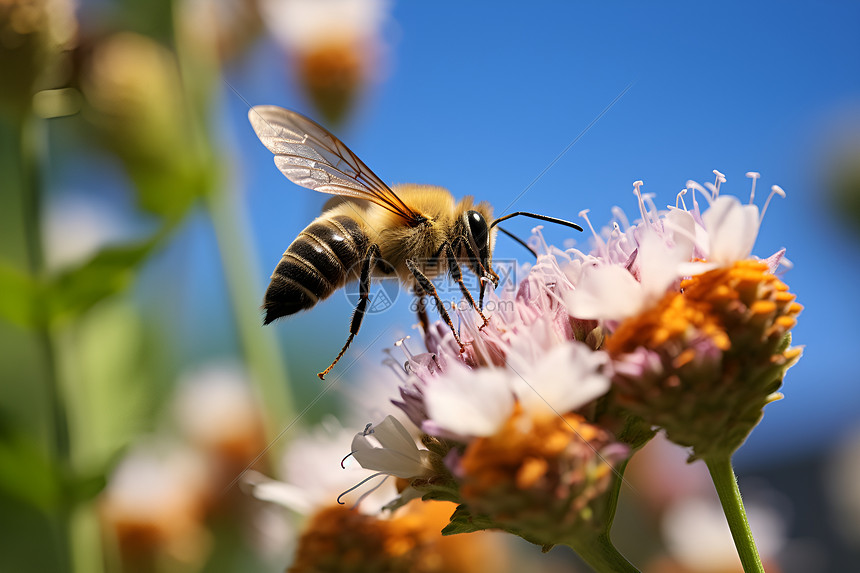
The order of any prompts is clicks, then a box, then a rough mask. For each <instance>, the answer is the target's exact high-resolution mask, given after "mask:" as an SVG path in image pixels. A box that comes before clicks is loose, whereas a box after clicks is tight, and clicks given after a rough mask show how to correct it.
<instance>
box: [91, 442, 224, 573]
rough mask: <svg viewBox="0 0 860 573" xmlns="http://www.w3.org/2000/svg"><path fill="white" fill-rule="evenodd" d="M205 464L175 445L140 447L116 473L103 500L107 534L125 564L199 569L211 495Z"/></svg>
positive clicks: (204, 549)
mask: <svg viewBox="0 0 860 573" xmlns="http://www.w3.org/2000/svg"><path fill="white" fill-rule="evenodd" d="M207 474H208V468H207V465H206V462H205V460H204V459H203V458H202V457H201V456H199V455H198V454H197V453H196V452H194V451H193V450H188V449H186V448H183V447H181V446H179V445H177V444H175V443H165V442H152V443H142V444H139V445H137V446H135V448H134V449H132V450H131V451H130V452H129V453H128V454H127V455H126V456H125V458H124V459H123V460H122V461H121V462H120V463H119V465H117V467H116V468H114V470H113V472H112V474H111V476H110V477H109V478H108V482H107V486H106V488H105V490H104V491H103V492H102V494H101V497H100V500H99V517H100V520H101V522H102V526H103V529H104V531H105V532H106V534H107V536H108V538H109V539H112V540H113V541H114V542H115V543H116V546H117V548H118V555H119V558H120V559H121V560H122V562H123V563H124V564H129V566H131V565H137V566H140V565H141V564H146V563H150V564H154V563H158V562H162V563H164V559H165V558H166V559H168V560H172V561H176V562H180V563H186V564H189V563H190V564H196V565H200V564H201V563H202V562H203V559H204V558H205V557H206V555H207V553H208V551H209V548H210V539H209V534H208V532H207V531H206V527H205V525H204V519H205V514H206V511H207V508H208V506H209V502H210V497H211V494H212V491H211V489H210V485H211V484H210V481H209V478H208V475H207Z"/></svg>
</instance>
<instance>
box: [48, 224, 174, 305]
mask: <svg viewBox="0 0 860 573" xmlns="http://www.w3.org/2000/svg"><path fill="white" fill-rule="evenodd" d="M160 238H161V233H158V234H156V235H155V236H154V237H152V238H149V239H147V240H145V241H143V242H141V243H137V244H132V245H122V246H111V247H106V248H104V249H102V250H101V251H100V252H98V253H97V254H96V255H95V256H94V257H93V258H91V259H90V260H89V261H87V262H85V263H84V264H82V265H81V266H79V267H77V268H74V269H71V270H68V271H65V272H63V273H61V274H60V275H59V276H57V277H56V278H54V279H53V280H51V281H50V282H49V284H48V285H47V286H46V288H45V289H44V297H45V303H46V304H47V305H48V307H49V308H50V315H49V316H50V317H51V318H52V319H55V320H56V319H66V318H74V317H76V316H79V315H81V314H83V313H84V312H86V311H87V310H89V309H90V308H92V307H93V306H94V305H95V304H96V303H98V302H100V301H101V300H103V299H105V298H107V297H109V296H111V295H114V294H117V293H119V292H121V291H123V290H125V289H126V288H127V287H128V286H129V284H130V283H131V282H132V280H133V279H134V277H135V273H136V271H137V269H138V267H140V265H141V264H142V262H143V260H144V259H145V258H146V256H147V255H149V253H150V252H151V251H152V249H153V248H154V247H155V246H156V245H157V244H158V242H159V239H160Z"/></svg>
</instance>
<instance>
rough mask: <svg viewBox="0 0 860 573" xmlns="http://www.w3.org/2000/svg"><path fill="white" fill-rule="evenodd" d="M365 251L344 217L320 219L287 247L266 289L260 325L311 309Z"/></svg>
mask: <svg viewBox="0 0 860 573" xmlns="http://www.w3.org/2000/svg"><path fill="white" fill-rule="evenodd" d="M367 248H368V239H367V236H366V235H365V234H364V232H363V231H362V229H361V227H360V226H359V225H358V223H356V222H355V221H353V220H352V219H350V218H349V217H347V216H345V215H338V216H335V217H332V218H330V219H324V218H320V219H317V220H316V221H314V222H313V223H311V224H310V225H308V226H307V227H306V228H305V230H304V231H302V232H301V233H300V234H299V236H298V237H297V238H296V240H295V241H293V243H292V244H291V245H290V246H289V248H287V252H285V253H284V256H283V257H282V258H281V262H280V263H278V266H277V267H276V268H275V272H274V273H272V282H270V283H269V288H268V289H267V290H266V297H265V299H264V301H263V308H264V309H265V311H266V316H265V318H264V319H263V324H269V323H270V322H272V321H273V320H275V319H276V318H280V317H282V316H287V315H290V314H294V313H296V312H298V311H300V310H304V309H307V308H311V307H312V306H313V305H315V304H316V303H317V301H319V300H321V299H324V298H327V297H328V296H329V295H331V293H333V292H334V291H335V290H336V289H338V288H339V287H341V286H343V284H344V283H345V282H346V280H347V278H348V275H349V273H355V272H356V269H357V268H358V264H359V263H360V262H361V261H362V259H363V258H364V255H365V253H366V252H367Z"/></svg>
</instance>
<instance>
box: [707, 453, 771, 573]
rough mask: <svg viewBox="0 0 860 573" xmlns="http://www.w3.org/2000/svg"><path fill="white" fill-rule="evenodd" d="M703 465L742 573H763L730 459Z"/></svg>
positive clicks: (714, 460) (710, 460) (716, 460)
mask: <svg viewBox="0 0 860 573" xmlns="http://www.w3.org/2000/svg"><path fill="white" fill-rule="evenodd" d="M705 463H706V464H707V466H708V470H709V471H710V472H711V479H712V480H713V482H714V487H715V488H716V489H717V495H719V496H720V503H721V504H722V505H723V512H724V513H725V514H726V520H727V521H728V522H729V529H730V530H731V532H732V538H733V539H734V540H735V547H737V549H738V555H739V556H740V558H741V563H742V564H743V567H744V572H745V573H752V572H758V573H764V568H763V567H762V564H761V558H760V557H759V554H758V549H757V548H756V545H755V539H754V538H753V534H752V531H751V530H750V524H749V521H747V513H746V510H744V504H743V500H742V499H741V491H740V489H738V481H737V479H736V478H735V472H734V470H733V469H732V460H731V458H730V457H726V458H718V459H706V460H705Z"/></svg>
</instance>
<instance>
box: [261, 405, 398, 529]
mask: <svg viewBox="0 0 860 573" xmlns="http://www.w3.org/2000/svg"><path fill="white" fill-rule="evenodd" d="M352 436H353V432H351V431H349V430H346V429H344V428H343V427H342V426H341V425H340V423H339V422H338V421H337V420H336V419H334V418H327V419H326V420H325V421H324V422H323V424H322V425H320V426H319V427H317V428H314V429H313V430H311V431H308V432H305V433H302V434H300V435H298V436H296V437H295V438H294V439H293V441H292V442H291V443H290V447H289V448H288V450H287V451H286V452H285V454H284V458H283V462H282V464H281V468H282V469H281V472H280V477H281V478H282V480H274V479H270V478H268V477H266V476H264V475H262V474H259V473H256V472H248V474H247V476H246V479H245V482H246V483H247V484H248V485H250V486H251V487H252V491H253V494H254V497H256V498H258V499H262V500H264V501H269V502H272V503H277V504H279V505H283V506H284V507H287V508H289V509H291V510H292V511H295V512H297V513H300V514H303V515H311V514H313V513H314V512H316V511H319V510H320V509H322V508H324V507H327V506H331V505H334V504H335V503H336V501H338V499H340V501H341V502H342V503H344V504H346V505H349V506H352V505H355V503H356V502H357V501H359V499H360V502H361V503H360V504H359V505H358V506H357V507H356V509H357V510H358V511H360V512H361V513H366V514H375V513H378V512H379V510H380V509H381V508H382V507H383V506H384V505H385V504H386V503H388V502H389V501H390V500H391V498H392V497H394V496H396V495H397V492H396V491H395V488H394V484H393V483H391V484H380V485H379V487H378V488H377V489H376V490H375V491H374V492H372V493H371V494H370V495H367V496H363V497H361V498H359V496H360V495H361V492H357V493H355V494H352V495H344V496H341V494H343V493H344V492H346V491H348V490H351V489H352V488H353V487H354V486H355V485H356V484H358V483H360V482H362V481H363V480H365V479H367V478H369V477H372V476H373V472H372V471H370V470H366V469H364V468H362V467H361V466H360V465H359V464H358V463H356V461H355V460H354V459H352V458H351V457H347V458H344V452H345V451H347V448H348V447H349V444H350V441H351V439H352Z"/></svg>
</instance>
